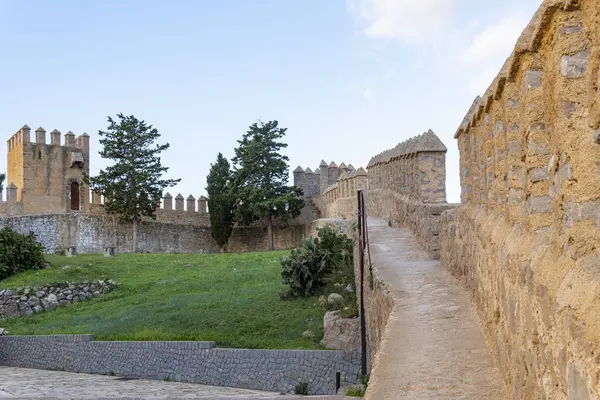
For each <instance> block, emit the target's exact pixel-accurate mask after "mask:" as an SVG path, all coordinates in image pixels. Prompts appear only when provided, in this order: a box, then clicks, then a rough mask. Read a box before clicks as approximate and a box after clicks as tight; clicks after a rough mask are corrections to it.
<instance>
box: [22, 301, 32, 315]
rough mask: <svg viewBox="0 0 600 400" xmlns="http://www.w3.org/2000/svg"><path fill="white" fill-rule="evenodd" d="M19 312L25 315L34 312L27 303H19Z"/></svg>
mask: <svg viewBox="0 0 600 400" xmlns="http://www.w3.org/2000/svg"><path fill="white" fill-rule="evenodd" d="M19 314H21V315H22V316H23V315H31V314H33V310H32V309H31V307H30V306H29V304H27V303H19Z"/></svg>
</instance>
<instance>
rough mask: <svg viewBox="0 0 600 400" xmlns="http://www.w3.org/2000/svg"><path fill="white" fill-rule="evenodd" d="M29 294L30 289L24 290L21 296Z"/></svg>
mask: <svg viewBox="0 0 600 400" xmlns="http://www.w3.org/2000/svg"><path fill="white" fill-rule="evenodd" d="M29 293H31V289H29V288H25V290H24V291H23V294H29Z"/></svg>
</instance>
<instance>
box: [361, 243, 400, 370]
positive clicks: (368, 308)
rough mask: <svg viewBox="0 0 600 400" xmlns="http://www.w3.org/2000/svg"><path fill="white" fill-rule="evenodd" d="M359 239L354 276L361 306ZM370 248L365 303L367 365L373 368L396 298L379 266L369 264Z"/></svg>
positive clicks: (366, 256) (367, 254) (367, 258)
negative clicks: (378, 270) (389, 289)
mask: <svg viewBox="0 0 600 400" xmlns="http://www.w3.org/2000/svg"><path fill="white" fill-rule="evenodd" d="M358 250H359V246H358V240H357V241H356V244H355V246H354V276H355V277H356V298H357V301H359V307H360V291H361V285H360V260H359V252H358ZM368 252H369V249H368V247H367V248H365V264H364V287H363V290H364V305H365V325H366V336H367V365H368V369H369V370H371V366H372V365H373V360H374V359H375V356H376V355H377V352H378V351H379V346H380V344H381V339H382V335H383V332H384V330H385V326H386V325H387V322H388V319H389V317H390V314H391V313H392V310H393V309H394V299H393V298H392V296H391V294H390V293H389V291H388V289H387V287H386V284H385V282H384V281H383V280H382V279H381V278H380V277H379V274H378V272H377V267H376V266H374V265H373V266H372V269H371V268H370V266H369V253H368Z"/></svg>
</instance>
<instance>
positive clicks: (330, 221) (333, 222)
mask: <svg viewBox="0 0 600 400" xmlns="http://www.w3.org/2000/svg"><path fill="white" fill-rule="evenodd" d="M355 224H356V220H351V219H337V218H321V219H317V220H314V221H312V222H311V223H310V224H309V225H308V232H307V236H311V237H316V236H317V228H323V227H324V226H326V225H329V226H331V227H332V228H335V229H337V230H338V231H340V232H341V233H343V234H345V235H346V236H348V237H350V238H351V237H354V235H355V234H356V229H355Z"/></svg>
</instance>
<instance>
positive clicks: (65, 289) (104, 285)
mask: <svg viewBox="0 0 600 400" xmlns="http://www.w3.org/2000/svg"><path fill="white" fill-rule="evenodd" d="M116 285H117V283H116V282H114V281H112V280H105V281H92V282H88V281H82V282H78V283H69V282H59V283H53V284H51V285H45V286H40V287H29V286H26V287H21V288H17V289H15V290H12V289H2V290H0V319H3V318H10V317H18V316H25V315H30V314H33V313H39V312H42V311H52V310H54V309H56V308H57V307H64V306H67V305H69V304H71V303H77V302H79V301H83V300H88V299H91V298H94V297H100V296H102V295H103V294H107V293H110V292H112V290H113V288H114V287H115V286H116Z"/></svg>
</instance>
